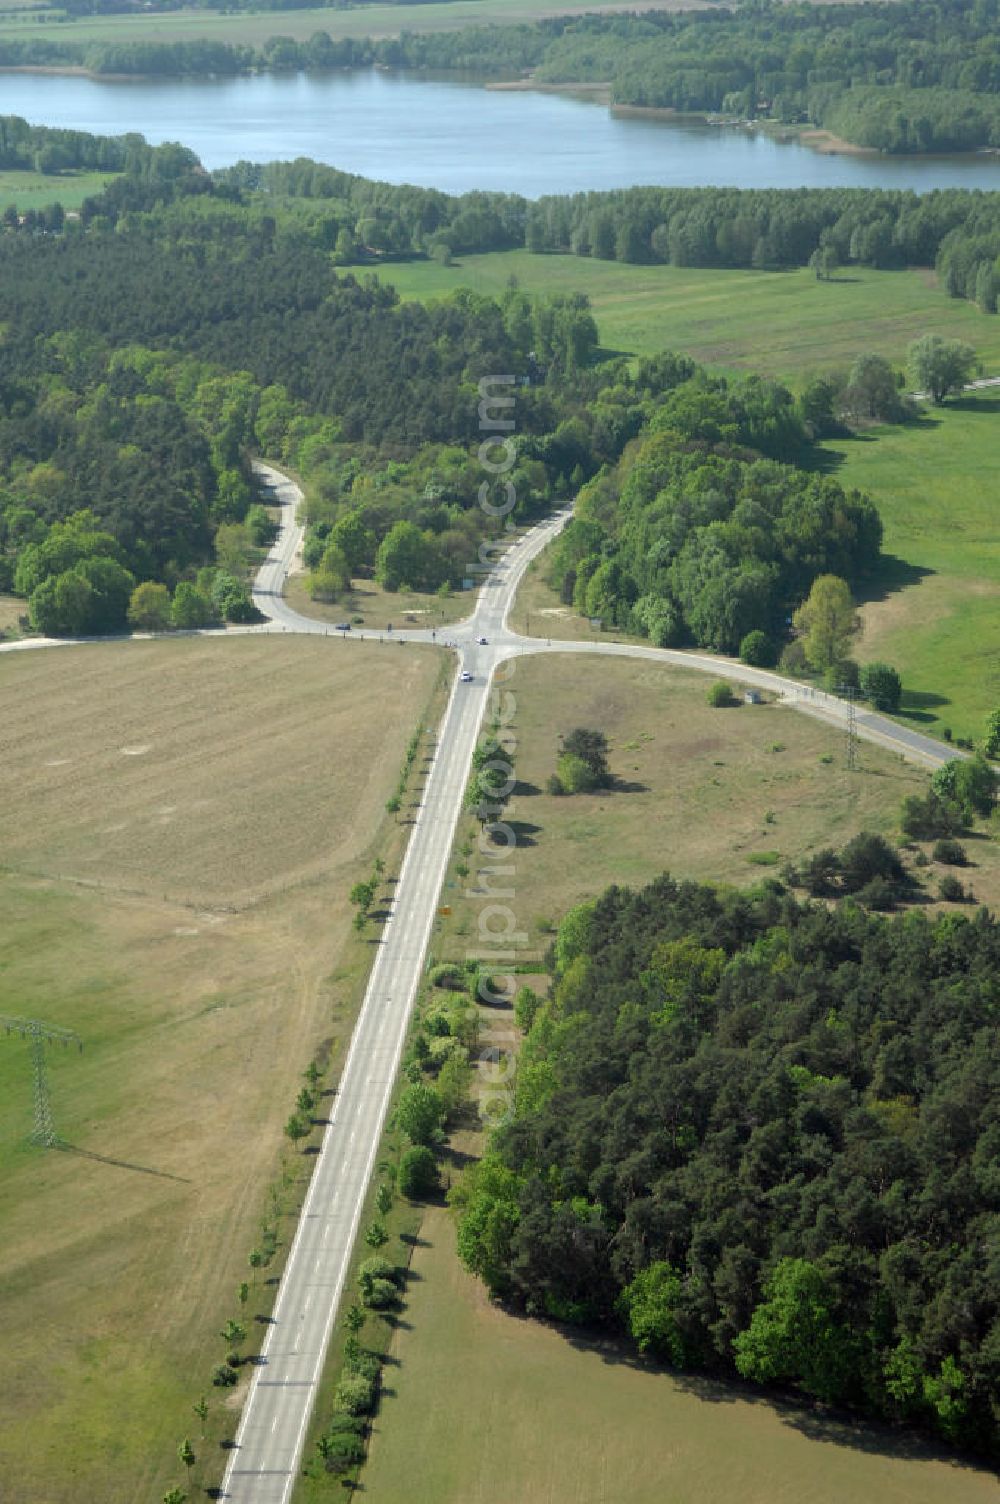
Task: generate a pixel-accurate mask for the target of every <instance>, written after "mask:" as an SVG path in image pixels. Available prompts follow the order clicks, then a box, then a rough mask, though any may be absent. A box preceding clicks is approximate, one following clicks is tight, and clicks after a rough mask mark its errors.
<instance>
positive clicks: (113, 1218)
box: [0, 636, 442, 1504]
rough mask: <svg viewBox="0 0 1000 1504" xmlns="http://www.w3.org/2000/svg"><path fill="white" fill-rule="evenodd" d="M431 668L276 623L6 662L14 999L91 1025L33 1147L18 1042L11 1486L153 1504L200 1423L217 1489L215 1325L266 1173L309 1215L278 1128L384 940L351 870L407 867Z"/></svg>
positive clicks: (6, 1223)
mask: <svg viewBox="0 0 1000 1504" xmlns="http://www.w3.org/2000/svg"><path fill="white" fill-rule="evenodd" d="M441 662H442V659H441V657H440V655H438V654H435V653H434V652H433V650H424V649H420V648H416V647H413V648H410V649H408V651H407V652H406V653H405V654H403V653H400V654H399V655H398V658H397V657H392V658H389V656H388V654H387V652H386V651H385V650H380V649H379V648H378V647H377V646H376V645H372V646H370V647H368V646H365V645H362V644H352V646H351V648H350V649H345V650H344V651H343V652H342V653H339V652H337V651H336V647H335V645H334V644H331V643H329V642H327V641H326V640H324V639H322V638H318V639H313V638H280V637H267V636H243V637H233V638H230V639H204V638H192V639H177V640H170V641H164V642H121V643H109V644H102V645H99V646H87V647H65V648H59V649H53V650H43V651H31V652H25V653H10V654H5V655H0V727H2V730H0V755H2V758H3V764H4V769H5V774H6V779H7V783H6V787H7V790H8V795H7V798H6V799H5V800H4V801H3V805H2V809H0V976H2V979H3V991H2V999H3V1000H2V1002H0V1009H2V1010H3V1011H4V1012H5V1013H9V1014H14V1015H18V1016H25V1015H27V1016H31V1017H40V1018H42V1019H44V1020H46V1021H48V1022H50V1023H53V1024H56V1025H60V1026H63V1027H66V1028H71V1029H74V1030H75V1031H76V1032H77V1033H78V1034H79V1035H80V1036H81V1038H82V1039H83V1040H84V1050H83V1053H82V1054H78V1053H77V1052H76V1051H75V1050H67V1051H63V1050H53V1051H52V1052H50V1057H49V1058H50V1078H51V1087H52V1102H53V1110H54V1116H55V1122H56V1128H57V1130H58V1132H59V1133H60V1135H61V1136H62V1137H63V1139H64V1140H65V1141H66V1144H67V1146H68V1147H67V1148H65V1149H64V1150H62V1151H59V1150H47V1151H45V1150H40V1149H36V1148H34V1147H32V1146H31V1145H29V1144H28V1143H27V1142H26V1136H27V1134H28V1132H29V1131H30V1128H31V1124H32V1082H31V1072H30V1064H29V1057H28V1052H27V1047H26V1045H25V1044H24V1043H23V1042H22V1041H21V1040H20V1039H19V1038H18V1037H17V1036H12V1037H8V1036H6V1035H4V1034H2V1033H0V1225H2V1226H3V1228H4V1261H3V1273H2V1276H0V1322H2V1328H3V1332H4V1344H3V1346H4V1356H5V1368H4V1378H3V1396H4V1424H3V1426H2V1427H0V1479H2V1485H0V1494H2V1497H3V1500H4V1504H42V1501H44V1504H63V1501H66V1504H68V1501H70V1500H74V1501H75V1500H79V1499H87V1500H94V1501H97V1500H99V1501H100V1504H134V1501H137V1500H142V1501H147V1500H158V1499H159V1498H160V1497H161V1495H162V1493H163V1491H164V1489H165V1488H166V1487H167V1486H169V1485H170V1484H172V1483H174V1482H176V1481H178V1480H177V1474H178V1472H179V1471H180V1469H179V1467H178V1464H177V1461H176V1448H177V1445H178V1443H179V1442H180V1440H181V1439H182V1438H183V1437H184V1436H185V1435H190V1436H191V1438H192V1441H193V1444H194V1446H195V1450H196V1453H197V1454H198V1458H199V1461H198V1464H197V1466H196V1468H195V1471H194V1476H193V1478H192V1480H191V1481H192V1483H193V1484H195V1485H200V1486H202V1487H203V1486H208V1485H210V1484H214V1483H217V1482H218V1480H219V1476H220V1475H221V1471H222V1461H223V1460H224V1459H223V1454H222V1453H220V1451H219V1440H220V1438H221V1437H222V1436H224V1435H225V1434H228V1433H231V1431H232V1429H233V1428H234V1423H235V1416H236V1410H237V1407H238V1403H239V1393H238V1392H236V1391H233V1392H231V1394H230V1398H229V1399H228V1400H223V1399H222V1398H221V1396H222V1393H223V1392H222V1391H219V1390H217V1389H213V1388H212V1387H211V1383H210V1376H211V1372H212V1369H213V1367H214V1366H215V1364H217V1363H218V1362H220V1361H221V1360H222V1358H223V1357H224V1355H225V1346H224V1344H223V1342H222V1341H221V1339H220V1338H219V1336H218V1332H219V1329H220V1328H221V1326H222V1325H223V1323H224V1322H225V1320H226V1319H227V1318H228V1317H230V1316H235V1315H237V1314H238V1313H239V1307H238V1305H237V1301H236V1289H237V1285H238V1284H239V1282H240V1281H241V1280H243V1279H248V1278H250V1270H249V1268H248V1264H247V1257H248V1253H249V1251H250V1249H251V1248H252V1247H254V1246H255V1244H257V1243H258V1242H259V1241H260V1224H261V1219H262V1218H263V1217H265V1216H266V1215H270V1213H269V1204H270V1203H269V1199H268V1198H269V1196H270V1187H272V1186H276V1187H277V1189H278V1193H279V1196H280V1197H281V1198H283V1201H282V1204H283V1205H284V1206H285V1207H286V1211H287V1212H288V1215H286V1216H284V1217H283V1218H282V1219H280V1234H279V1236H280V1239H281V1240H282V1241H283V1242H287V1238H288V1236H289V1235H290V1232H291V1229H292V1226H293V1223H292V1219H291V1215H290V1213H291V1210H292V1207H293V1203H294V1201H295V1199H296V1197H297V1195H298V1194H299V1193H300V1192H301V1189H302V1188H303V1186H304V1181H305V1176H306V1174H307V1172H308V1167H309V1164H310V1162H311V1161H310V1159H309V1157H308V1156H307V1155H303V1154H302V1153H301V1152H296V1153H294V1154H293V1153H292V1152H291V1151H290V1150H289V1149H286V1148H283V1142H284V1141H283V1135H282V1127H283V1124H284V1122H285V1120H286V1118H287V1117H288V1115H289V1114H290V1112H291V1111H292V1109H293V1107H294V1101H295V1096H296V1093H297V1091H298V1089H299V1086H300V1085H301V1073H302V1071H303V1069H304V1068H305V1066H306V1065H307V1064H308V1062H309V1061H310V1060H311V1059H313V1058H314V1057H315V1056H317V1055H318V1056H319V1057H320V1058H321V1059H329V1060H330V1061H331V1069H330V1076H329V1079H330V1080H334V1079H335V1077H336V1073H337V1069H338V1061H339V1060H340V1059H341V1058H342V1055H343V1053H344V1049H345V1045H346V1041H347V1039H348V1038H349V1034H350V1029H351V1025H352V1021H353V1017H354V1013H355V1010H356V1007H357V1005H358V1002H359V1001H360V996H361V993H362V989H363V982H364V979H365V976H366V973H367V968H368V964H369V961H370V955H371V951H370V945H369V944H368V942H367V941H366V940H364V939H359V938H357V937H356V936H355V935H354V933H353V931H352V930H351V927H350V906H349V904H348V902H347V892H348V888H349V886H350V884H351V883H352V882H353V881H354V880H355V879H356V878H357V877H359V876H361V875H364V874H367V871H368V870H369V867H370V863H371V861H372V859H373V856H374V855H375V854H376V853H377V852H378V853H381V854H382V855H383V856H384V857H385V859H386V863H387V868H386V875H387V877H391V876H392V875H393V874H394V872H397V871H398V863H399V860H400V857H401V852H402V844H403V841H404V839H405V833H406V827H405V826H404V825H402V824H395V823H393V822H392V821H390V820H388V819H387V817H386V816H385V814H384V805H385V801H386V799H387V798H388V796H389V795H390V794H391V792H392V791H393V789H394V787H395V785H396V782H397V780H398V776H399V771H400V766H401V763H402V758H403V752H404V749H405V746H406V743H407V741H408V740H409V738H410V736H411V734H412V733H413V731H414V729H415V727H416V726H417V725H419V724H422V723H423V722H424V721H425V720H426V718H427V717H428V714H434V713H435V712H434V710H433V709H432V708H431V707H432V701H433V696H434V692H435V684H436V681H437V679H438V674H439V667H440V664H441ZM387 700H388V701H389V702H390V703H391V705H392V707H393V708H392V713H391V715H390V716H387V714H386V703H387ZM279 1263H280V1253H279ZM270 1294H271V1292H270V1290H269V1289H268V1287H267V1286H266V1284H265V1283H264V1280H263V1278H262V1279H261V1280H259V1281H257V1283H256V1285H255V1288H254V1292H253V1296H252V1299H251V1302H250V1304H249V1306H248V1308H247V1311H246V1317H247V1320H248V1324H249V1326H250V1331H251V1335H250V1338H249V1339H248V1344H247V1351H248V1352H252V1351H253V1350H254V1349H253V1342H254V1340H255V1339H256V1340H259V1336H260V1333H261V1331H262V1330H263V1328H262V1326H261V1325H260V1323H259V1321H258V1320H257V1317H258V1316H259V1315H261V1314H264V1313H265V1312H266V1306H267V1302H268V1300H269V1299H270ZM202 1393H205V1394H207V1396H208V1399H209V1404H210V1406H211V1409H212V1414H211V1416H210V1419H209V1424H208V1428H207V1431H208V1435H207V1439H206V1441H205V1442H204V1443H203V1442H202V1441H201V1438H200V1429H201V1427H200V1422H199V1421H198V1420H197V1419H196V1417H195V1416H194V1415H193V1414H192V1411H191V1406H192V1404H193V1403H195V1402H196V1401H197V1399H198V1397H199V1395H200V1394H202Z"/></svg>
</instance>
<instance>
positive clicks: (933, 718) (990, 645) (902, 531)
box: [825, 389, 1000, 738]
mask: <svg viewBox="0 0 1000 1504" xmlns="http://www.w3.org/2000/svg"><path fill="white" fill-rule="evenodd" d="M825 447H826V448H827V449H828V450H829V451H831V452H832V453H834V454H835V455H836V456H837V458H838V460H839V462H840V463H839V466H838V468H837V469H836V471H835V472H834V473H835V474H836V477H837V479H838V480H839V481H840V482H841V483H842V484H843V485H845V486H860V487H861V488H862V489H863V490H866V491H868V492H869V493H870V494H871V495H872V496H873V497H874V499H875V501H876V503H877V505H878V509H879V512H880V513H881V516H882V521H883V524H884V527H885V539H884V543H883V548H884V550H885V552H886V554H887V555H889V556H890V557H889V559H888V560H887V565H886V569H885V571H884V573H883V575H882V578H881V580H879V581H878V582H876V586H877V588H876V591H875V592H874V595H875V598H874V599H872V600H870V601H869V602H868V603H867V604H866V605H865V606H864V607H863V610H862V618H863V622H864V632H863V635H862V637H861V639H860V641H859V644H858V647H857V655H858V657H859V658H861V659H862V660H864V659H872V658H882V659H885V660H887V661H888V662H890V663H892V664H894V665H895V666H896V667H897V668H898V669H899V671H900V673H901V675H902V677H903V683H904V685H905V688H906V692H907V699H906V705H905V708H906V710H907V714H908V716H909V718H910V719H911V720H912V721H913V722H914V724H917V725H919V726H921V727H922V728H923V729H926V730H928V731H929V732H931V733H932V734H937V735H940V733H941V731H942V729H943V728H944V727H945V726H949V727H950V728H951V729H952V731H953V732H954V733H955V735H956V736H966V737H972V738H976V737H980V736H982V734H983V730H984V724H985V720H986V716H987V715H988V713H989V712H990V711H992V710H994V709H995V708H996V707H997V706H998V705H1000V528H998V524H997V519H998V516H1000V480H998V472H997V454H998V453H1000V389H988V390H984V391H981V392H978V393H968V394H967V395H965V396H964V397H961V398H957V399H952V400H951V401H949V402H948V403H947V404H946V405H945V406H944V407H942V408H939V409H935V410H931V411H929V412H928V414H927V416H926V417H925V418H923V419H922V421H921V422H920V423H919V424H913V425H909V426H906V427H902V428H884V429H879V430H877V431H875V432H874V433H873V434H871V435H865V436H864V437H862V438H859V439H848V440H845V441H843V442H837V443H830V444H828V445H826V446H825Z"/></svg>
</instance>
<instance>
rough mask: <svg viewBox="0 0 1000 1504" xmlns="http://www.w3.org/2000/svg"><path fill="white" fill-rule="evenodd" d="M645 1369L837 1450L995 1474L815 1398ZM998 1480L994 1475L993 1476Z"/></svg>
mask: <svg viewBox="0 0 1000 1504" xmlns="http://www.w3.org/2000/svg"><path fill="white" fill-rule="evenodd" d="M643 1366H645V1367H649V1368H651V1369H652V1370H654V1371H659V1372H661V1373H669V1374H670V1377H671V1379H672V1380H673V1382H674V1383H675V1384H676V1385H677V1387H678V1389H681V1390H683V1391H684V1392H685V1393H686V1394H691V1395H694V1396H695V1397H696V1398H698V1399H700V1400H704V1401H705V1402H706V1403H708V1404H716V1405H732V1404H745V1405H759V1406H762V1407H764V1408H765V1409H767V1410H770V1411H771V1412H772V1413H773V1414H775V1415H777V1416H778V1418H779V1419H780V1420H781V1422H782V1423H783V1424H784V1425H787V1426H791V1427H792V1428H793V1429H794V1430H796V1431H799V1432H801V1434H802V1435H803V1436H805V1437H807V1438H808V1439H809V1440H810V1441H822V1442H827V1443H828V1444H830V1445H832V1446H841V1447H850V1448H851V1449H852V1450H853V1451H856V1452H864V1453H866V1454H868V1455H869V1456H873V1457H886V1458H893V1459H897V1460H900V1461H919V1462H943V1463H946V1464H947V1465H948V1466H949V1467H953V1468H955V1469H962V1470H963V1471H967V1472H981V1473H983V1474H984V1475H985V1474H986V1473H987V1472H989V1471H990V1470H989V1469H988V1468H987V1467H985V1466H982V1465H980V1464H978V1463H977V1462H975V1461H974V1460H973V1459H971V1458H968V1457H963V1456H960V1455H959V1454H957V1453H955V1452H951V1451H949V1450H948V1449H947V1448H945V1447H943V1446H939V1445H938V1444H937V1443H936V1442H935V1441H934V1439H933V1437H930V1436H924V1435H921V1434H920V1432H918V1431H914V1430H911V1429H908V1428H906V1427H903V1426H898V1427H896V1426H892V1425H890V1424H888V1423H887V1422H885V1421H878V1420H874V1419H872V1420H867V1419H862V1418H861V1417H859V1416H856V1415H853V1414H851V1413H850V1412H849V1411H846V1410H838V1409H836V1408H835V1407H833V1406H830V1405H824V1404H821V1403H820V1402H819V1401H818V1400H810V1399H808V1398H807V1397H806V1396H801V1397H800V1396H797V1395H788V1394H782V1393H780V1392H777V1391H774V1390H771V1391H768V1390H765V1389H759V1388H757V1387H756V1386H754V1385H751V1384H745V1383H743V1382H741V1381H740V1380H739V1379H727V1380H722V1379H712V1378H708V1377H706V1376H705V1375H702V1374H688V1373H677V1372H674V1371H673V1370H670V1369H667V1368H663V1367H661V1366H660V1365H658V1364H655V1363H649V1364H644V1365H643ZM991 1476H992V1474H991Z"/></svg>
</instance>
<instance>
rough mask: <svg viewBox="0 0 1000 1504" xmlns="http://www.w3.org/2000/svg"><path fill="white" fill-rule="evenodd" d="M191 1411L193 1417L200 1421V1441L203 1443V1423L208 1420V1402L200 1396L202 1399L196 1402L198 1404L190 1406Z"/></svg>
mask: <svg viewBox="0 0 1000 1504" xmlns="http://www.w3.org/2000/svg"><path fill="white" fill-rule="evenodd" d="M191 1409H192V1410H193V1411H194V1413H195V1415H196V1416H197V1417H198V1419H199V1420H200V1421H201V1439H202V1441H204V1440H205V1422H206V1421H207V1420H208V1400H207V1399H206V1398H205V1396H204V1395H202V1397H201V1399H200V1400H199V1401H198V1403H197V1404H196V1405H192V1406H191Z"/></svg>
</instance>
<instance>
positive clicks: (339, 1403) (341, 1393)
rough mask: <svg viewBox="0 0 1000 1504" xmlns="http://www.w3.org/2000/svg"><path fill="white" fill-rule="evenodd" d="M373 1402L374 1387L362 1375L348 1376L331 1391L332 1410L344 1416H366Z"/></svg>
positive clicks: (369, 1380)
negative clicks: (341, 1412) (340, 1412)
mask: <svg viewBox="0 0 1000 1504" xmlns="http://www.w3.org/2000/svg"><path fill="white" fill-rule="evenodd" d="M374 1400H375V1385H374V1384H373V1383H372V1381H371V1379H369V1378H366V1377H365V1376H364V1375H363V1374H360V1373H355V1374H348V1376H347V1377H346V1378H343V1379H341V1381H340V1383H339V1384H338V1385H337V1387H336V1389H335V1390H334V1391H333V1408H334V1409H335V1410H341V1411H343V1412H344V1413H345V1414H346V1415H367V1414H368V1412H369V1411H370V1410H371V1408H372V1404H373V1403H374Z"/></svg>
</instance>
